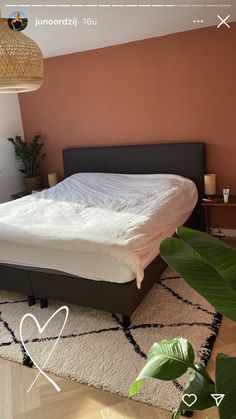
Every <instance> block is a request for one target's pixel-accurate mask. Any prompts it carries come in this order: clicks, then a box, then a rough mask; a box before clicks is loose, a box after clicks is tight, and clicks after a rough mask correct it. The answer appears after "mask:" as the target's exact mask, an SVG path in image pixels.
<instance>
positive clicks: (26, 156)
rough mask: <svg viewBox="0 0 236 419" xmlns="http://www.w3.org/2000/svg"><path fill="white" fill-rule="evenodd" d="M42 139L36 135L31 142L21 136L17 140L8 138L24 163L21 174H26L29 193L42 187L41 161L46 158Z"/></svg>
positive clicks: (25, 180) (25, 179)
mask: <svg viewBox="0 0 236 419" xmlns="http://www.w3.org/2000/svg"><path fill="white" fill-rule="evenodd" d="M41 139H42V137H41V135H40V134H37V135H35V137H34V138H33V140H32V141H31V142H26V141H25V140H23V139H22V138H21V136H16V137H15V139H14V138H7V140H8V141H10V143H12V144H13V145H14V147H15V153H16V157H17V158H18V159H19V160H21V162H22V163H23V169H21V170H20V172H22V173H24V174H25V177H24V183H25V189H26V191H27V192H29V193H31V192H32V190H33V189H38V188H40V186H41V179H40V176H39V160H40V159H44V157H45V156H46V154H45V153H42V149H43V147H44V143H42V142H41Z"/></svg>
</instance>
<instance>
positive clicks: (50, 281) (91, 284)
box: [0, 143, 205, 327]
mask: <svg viewBox="0 0 236 419" xmlns="http://www.w3.org/2000/svg"><path fill="white" fill-rule="evenodd" d="M63 161H64V172H65V176H66V177H67V176H70V175H72V174H74V173H79V172H95V173H96V172H107V173H129V174H131V173H132V174H137V173H145V174H148V173H172V174H177V175H181V176H184V177H187V178H189V179H192V180H193V181H194V182H195V184H196V185H197V188H198V193H199V200H200V199H201V198H202V197H203V178H204V168H205V147H204V144H203V143H168V144H148V145H132V146H118V147H100V148H97V147H96V148H75V149H65V150H63ZM201 223H202V220H201V214H200V206H199V205H197V207H196V208H195V211H194V213H193V215H192V217H191V219H190V220H189V222H188V224H189V225H190V226H191V227H198V226H200V225H201ZM165 266H166V265H165V263H164V261H163V260H162V259H161V257H160V256H158V257H157V258H155V259H154V260H153V261H152V262H151V263H150V265H148V266H147V268H146V269H145V276H144V280H143V283H142V287H141V289H140V290H139V289H138V288H137V285H136V280H133V281H131V282H128V283H125V284H116V283H112V282H105V281H94V280H90V279H84V278H80V277H77V276H73V275H69V274H66V273H63V272H59V271H52V270H48V269H41V268H32V267H29V268H27V267H20V266H15V265H6V264H1V265H0V289H5V290H9V291H14V292H19V293H23V294H26V295H28V302H29V305H32V304H34V302H35V298H37V297H39V298H40V304H41V307H42V308H44V307H47V299H54V300H58V301H64V302H67V303H74V304H79V305H83V306H86V307H92V308H96V309H100V310H106V311H108V312H111V313H117V314H121V315H122V316H123V319H122V320H123V324H124V326H126V327H127V326H128V325H129V324H130V317H131V315H132V314H133V312H134V311H135V309H136V308H137V307H138V305H139V304H140V303H141V301H142V300H143V298H144V297H145V295H147V293H148V292H149V290H150V289H151V288H152V286H153V284H154V283H155V282H156V281H158V280H159V278H160V275H161V273H162V272H163V270H164V269H165Z"/></svg>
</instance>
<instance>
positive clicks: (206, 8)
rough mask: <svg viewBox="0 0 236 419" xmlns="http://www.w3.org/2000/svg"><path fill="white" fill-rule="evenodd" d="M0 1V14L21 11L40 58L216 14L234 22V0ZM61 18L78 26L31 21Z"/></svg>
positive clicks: (212, 22)
mask: <svg viewBox="0 0 236 419" xmlns="http://www.w3.org/2000/svg"><path fill="white" fill-rule="evenodd" d="M3 1H4V0H1V11H2V16H4V17H8V16H9V14H10V13H11V12H14V11H17V10H22V11H24V12H25V14H26V15H27V17H28V18H29V23H28V26H27V28H26V29H25V31H24V33H25V34H26V35H28V36H30V37H31V38H32V39H34V40H35V41H36V42H37V43H38V44H39V46H40V48H41V49H42V51H43V55H44V57H52V56H56V55H63V54H69V53H72V52H78V51H85V50H90V49H95V48H101V47H106V46H109V45H115V44H121V43H126V42H130V41H135V40H140V39H146V38H152V37H156V36H162V35H166V34H170V33H176V32H182V31H187V30H192V29H197V28H200V27H207V26H217V25H218V24H219V23H221V20H220V19H219V18H218V17H217V15H219V16H221V17H222V19H224V18H226V17H227V16H228V15H230V17H229V18H228V20H227V23H229V22H233V21H236V0H169V1H166V0H143V1H142V0H136V1H135V0H120V1H119V0H116V1H109V0H101V1H98V0H84V1H83V0H80V1H79V2H78V1H74V0H59V1H56V0H33V1H30V0H25V1H23V2H22V3H21V4H22V5H21V6H20V7H19V3H17V2H16V1H14V0H5V4H3ZM23 3H24V4H23ZM216 3H217V4H216ZM6 4H7V5H8V6H6ZM230 6H231V7H230ZM66 18H68V19H73V18H74V20H73V22H78V26H74V25H68V26H67V25H65V23H66V21H65V20H64V21H63V22H61V24H60V25H59V24H58V25H50V24H49V25H48V26H46V25H43V26H41V25H38V26H36V20H39V21H41V20H42V19H44V20H45V19H47V20H49V22H48V23H52V20H57V22H58V20H59V19H66ZM87 19H92V23H96V24H89V23H91V20H90V21H89V20H87ZM50 20H51V22H50ZM194 20H195V22H193V21H194ZM196 20H199V22H197V21H196ZM55 23H56V22H55ZM62 23H64V24H62ZM85 23H86V24H85ZM222 28H223V29H224V30H230V29H228V28H227V27H226V26H224V25H222V27H221V29H222Z"/></svg>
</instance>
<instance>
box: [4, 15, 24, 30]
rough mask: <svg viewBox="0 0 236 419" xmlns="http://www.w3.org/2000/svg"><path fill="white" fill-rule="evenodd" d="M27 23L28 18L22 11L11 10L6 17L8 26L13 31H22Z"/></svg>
mask: <svg viewBox="0 0 236 419" xmlns="http://www.w3.org/2000/svg"><path fill="white" fill-rule="evenodd" d="M27 25H28V18H27V17H26V15H25V14H24V12H20V11H18V12H13V13H11V14H10V16H9V17H8V26H9V28H10V29H12V30H13V31H17V32H19V31H23V30H24V29H25V28H26V26H27Z"/></svg>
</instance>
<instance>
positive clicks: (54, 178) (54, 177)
mask: <svg viewBox="0 0 236 419" xmlns="http://www.w3.org/2000/svg"><path fill="white" fill-rule="evenodd" d="M57 183H58V179H57V174H56V172H52V173H48V184H49V186H50V188H51V186H55V185H56V184H57Z"/></svg>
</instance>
